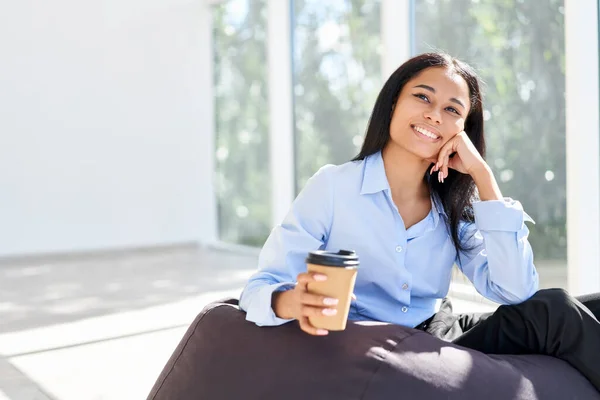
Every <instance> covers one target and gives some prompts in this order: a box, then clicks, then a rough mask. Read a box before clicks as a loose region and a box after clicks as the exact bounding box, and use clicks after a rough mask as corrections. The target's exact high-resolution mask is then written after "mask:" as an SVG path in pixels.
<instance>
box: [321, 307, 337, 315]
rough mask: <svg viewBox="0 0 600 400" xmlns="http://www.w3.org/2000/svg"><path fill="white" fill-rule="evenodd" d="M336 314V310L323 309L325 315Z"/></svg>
mask: <svg viewBox="0 0 600 400" xmlns="http://www.w3.org/2000/svg"><path fill="white" fill-rule="evenodd" d="M335 314H337V310H336V309H335V308H324V309H323V315H329V316H332V315H335Z"/></svg>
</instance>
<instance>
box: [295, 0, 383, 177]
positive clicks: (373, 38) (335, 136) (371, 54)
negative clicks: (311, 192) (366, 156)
mask: <svg viewBox="0 0 600 400" xmlns="http://www.w3.org/2000/svg"><path fill="white" fill-rule="evenodd" d="M293 4H294V9H293V21H292V26H293V69H294V75H293V76H294V118H295V143H296V185H297V188H298V189H301V188H302V187H303V186H304V184H305V183H306V181H307V180H308V178H310V177H311V176H312V175H313V174H314V173H315V172H316V171H317V170H318V169H319V168H320V167H321V166H323V165H325V164H328V163H333V164H341V163H344V162H346V161H349V160H350V159H352V158H353V157H354V156H355V155H356V154H358V151H359V149H360V146H361V145H362V141H363V136H364V132H365V129H366V126H367V121H368V118H369V114H370V112H371V109H372V107H373V104H375V99H376V97H377V94H378V92H379V89H380V87H381V85H382V81H381V62H380V52H381V51H380V50H381V40H380V14H379V13H380V1H375V0H352V1H349V0H336V1H326V2H324V1H321V0H294V2H293Z"/></svg>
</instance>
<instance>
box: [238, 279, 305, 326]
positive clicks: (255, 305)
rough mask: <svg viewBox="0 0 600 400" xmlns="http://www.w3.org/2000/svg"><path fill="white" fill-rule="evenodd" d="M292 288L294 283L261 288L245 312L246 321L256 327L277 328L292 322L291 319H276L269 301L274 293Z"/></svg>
mask: <svg viewBox="0 0 600 400" xmlns="http://www.w3.org/2000/svg"><path fill="white" fill-rule="evenodd" d="M294 286H295V284H294V283H290V282H282V283H276V284H274V285H267V286H263V287H261V288H260V289H259V290H258V293H256V294H255V296H256V298H255V299H254V301H253V302H252V306H251V307H249V309H248V310H247V311H246V320H248V321H251V322H254V323H255V324H256V325H258V326H277V325H282V324H285V323H286V322H290V321H293V319H282V318H278V317H277V316H276V315H275V312H274V311H273V307H271V300H272V297H273V293H274V292H282V291H285V290H289V289H293V288H294Z"/></svg>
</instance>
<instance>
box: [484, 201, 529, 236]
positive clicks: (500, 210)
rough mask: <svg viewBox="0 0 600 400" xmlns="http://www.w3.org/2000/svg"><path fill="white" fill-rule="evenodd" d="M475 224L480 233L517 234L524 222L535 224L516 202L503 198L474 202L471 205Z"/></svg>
mask: <svg viewBox="0 0 600 400" xmlns="http://www.w3.org/2000/svg"><path fill="white" fill-rule="evenodd" d="M473 212H474V213H475V224H476V226H477V229H478V230H480V231H505V232H517V231H519V230H520V229H522V228H523V223H524V222H525V221H528V222H532V223H535V221H533V219H531V217H530V216H529V215H528V214H527V213H526V212H525V211H523V206H522V205H521V203H520V202H519V201H517V200H513V199H511V198H510V197H505V198H504V200H488V201H476V202H474V203H473Z"/></svg>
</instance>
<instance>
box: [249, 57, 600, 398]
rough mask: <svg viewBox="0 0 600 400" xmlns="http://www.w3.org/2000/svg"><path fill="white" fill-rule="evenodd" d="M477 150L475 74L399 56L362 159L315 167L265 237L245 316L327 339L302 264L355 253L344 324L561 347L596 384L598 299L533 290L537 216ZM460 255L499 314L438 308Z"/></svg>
mask: <svg viewBox="0 0 600 400" xmlns="http://www.w3.org/2000/svg"><path fill="white" fill-rule="evenodd" d="M484 154H485V142H484V136H483V108H482V98H481V93H480V89H479V83H478V79H477V76H476V74H475V72H474V71H473V70H472V69H471V68H470V67H469V66H468V65H466V64H464V63H462V62H460V61H458V60H456V59H453V58H451V57H449V56H447V55H443V54H436V53H429V54H423V55H420V56H417V57H415V58H413V59H411V60H409V61H407V62H406V63H404V64H403V65H402V66H400V68H398V70H396V71H395V72H394V73H393V74H392V76H391V77H390V78H389V80H388V81H387V82H386V83H385V85H384V87H383V89H382V91H381V93H380V94H379V96H378V98H377V101H376V103H375V107H374V110H373V113H372V115H371V119H370V121H369V126H368V129H367V134H366V138H365V141H364V144H363V147H362V150H361V152H360V154H359V155H358V156H357V157H356V158H355V159H354V160H353V161H351V162H348V163H346V164H343V165H340V166H325V167H323V168H321V169H320V170H319V171H318V172H317V173H316V174H315V175H314V176H313V177H312V178H311V179H310V180H309V181H308V183H307V184H306V187H305V188H304V190H303V191H302V192H301V193H300V194H299V195H298V197H297V198H296V200H295V201H294V203H293V205H292V207H291V210H290V212H289V213H288V215H287V216H286V218H285V220H284V221H283V223H282V224H281V225H279V226H277V227H276V228H275V229H274V230H273V231H272V232H271V235H270V236H269V238H268V239H267V241H266V243H265V245H264V247H263V249H262V251H261V253H260V257H259V267H260V268H259V271H258V272H257V273H256V274H254V275H253V276H252V277H251V278H250V281H249V282H248V284H247V285H246V287H245V289H244V291H243V293H242V295H241V299H240V306H241V308H242V309H243V310H245V311H246V313H247V316H246V318H247V320H249V321H252V322H255V323H256V324H257V325H270V326H273V325H280V324H283V323H285V322H288V321H292V320H298V321H299V325H300V328H301V329H302V330H304V331H305V332H307V333H309V334H312V335H326V334H327V333H328V332H327V331H324V330H322V329H316V328H315V327H313V326H311V324H310V323H309V321H308V316H311V315H335V314H336V313H337V310H336V308H335V306H336V304H337V299H332V298H323V297H322V296H318V295H315V294H311V293H309V292H307V290H306V285H307V283H309V282H312V281H316V280H325V279H327V277H326V276H324V275H321V274H309V273H307V272H306V265H305V262H304V259H305V257H306V255H307V253H308V252H309V251H311V250H316V249H327V250H338V249H353V250H355V251H356V252H357V254H358V255H359V257H360V260H361V267H360V270H359V274H358V277H357V281H356V285H355V293H356V295H357V299H356V301H354V302H353V303H352V305H351V308H350V315H349V319H351V320H376V321H385V322H390V323H395V324H400V325H405V326H408V327H415V328H417V329H422V330H425V331H427V332H429V333H431V334H432V335H435V336H437V337H439V338H442V339H444V340H448V341H453V342H454V343H456V344H459V345H462V346H466V347H470V348H473V349H476V350H480V351H483V352H486V353H496V354H497V353H509V354H522V353H539V354H547V355H552V356H556V357H559V358H561V359H563V360H566V361H568V362H569V363H571V364H572V365H573V366H574V367H575V368H577V369H579V371H580V372H581V373H582V374H583V375H585V376H586V377H587V378H588V379H589V380H590V381H591V382H592V383H593V384H594V385H595V386H596V388H598V389H599V390H600V323H599V322H598V320H597V316H598V315H600V296H598V295H592V296H588V297H587V298H580V299H579V300H578V299H575V298H573V297H571V296H570V295H568V294H567V293H566V292H565V291H563V290H560V289H552V290H541V291H538V275H537V272H536V269H535V266H534V264H533V252H532V249H531V246H530V245H529V243H528V241H527V236H528V233H529V231H528V229H527V227H526V226H525V223H524V222H525V221H531V219H530V218H529V216H528V215H527V214H526V213H525V212H524V211H523V208H522V206H521V204H520V203H519V202H518V201H514V200H512V199H510V198H504V197H503V196H502V194H501V192H500V189H499V187H498V185H497V183H496V180H495V178H494V175H493V173H492V171H491V169H490V167H489V166H488V165H487V164H486V162H485V161H484V158H483V157H484ZM455 263H456V264H457V265H458V267H459V268H460V269H461V270H462V272H463V273H464V274H465V275H466V276H467V277H468V278H469V279H470V280H471V282H472V283H473V284H474V286H475V288H476V289H477V291H478V292H479V293H481V294H482V295H483V296H485V297H486V298H488V299H490V300H492V301H495V302H497V303H500V304H502V306H501V307H499V308H498V310H497V311H496V312H494V313H490V314H485V315H454V314H452V309H451V306H450V305H449V302H447V301H444V302H442V304H441V308H439V309H436V304H439V301H438V300H440V299H442V298H444V296H446V294H447V293H448V288H449V285H450V280H451V272H452V267H453V265H454V264H455ZM580 300H581V301H580ZM582 301H583V303H582ZM436 311H437V312H436ZM594 314H595V315H594Z"/></svg>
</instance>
